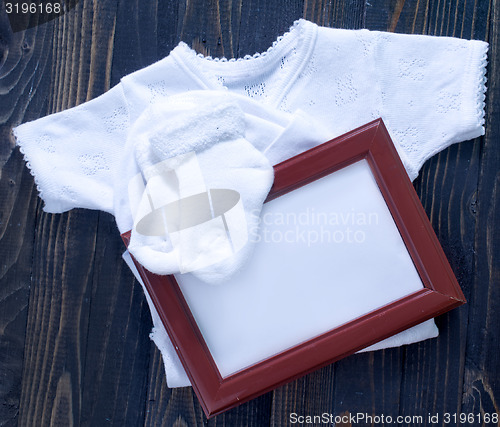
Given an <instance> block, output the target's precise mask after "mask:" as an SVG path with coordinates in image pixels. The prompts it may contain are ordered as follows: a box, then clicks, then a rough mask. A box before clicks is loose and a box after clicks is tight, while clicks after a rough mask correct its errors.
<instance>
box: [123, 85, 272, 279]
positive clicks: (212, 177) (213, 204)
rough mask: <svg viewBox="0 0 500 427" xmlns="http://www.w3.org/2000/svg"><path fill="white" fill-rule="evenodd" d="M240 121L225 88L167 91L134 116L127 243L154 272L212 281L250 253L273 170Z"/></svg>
mask: <svg viewBox="0 0 500 427" xmlns="http://www.w3.org/2000/svg"><path fill="white" fill-rule="evenodd" d="M245 126H246V124H245V116H244V113H243V111H242V110H241V108H240V107H239V106H238V105H237V104H236V103H234V102H231V101H230V100H229V99H228V97H227V95H225V94H224V93H223V92H221V94H220V95H217V96H212V97H210V98H206V97H205V98H200V97H199V96H198V97H196V96H190V95H189V94H184V95H177V96H173V97H170V98H169V99H168V101H167V102H163V103H159V104H155V105H153V106H151V107H150V108H148V109H147V110H146V111H144V113H143V114H142V115H141V116H140V117H139V118H138V120H137V121H136V122H135V123H134V125H133V127H132V130H131V132H130V134H129V139H130V138H131V141H129V142H131V144H133V147H134V151H135V160H136V163H137V165H138V168H139V170H140V173H138V174H136V175H135V176H134V177H133V178H132V179H131V180H130V182H129V186H128V190H129V194H128V196H129V203H130V208H131V212H132V217H133V224H134V226H133V228H132V233H131V239H130V245H129V250H130V252H131V253H132V255H134V257H135V258H136V259H137V260H138V261H139V262H140V263H141V264H142V265H143V266H144V267H146V268H147V269H148V270H150V271H151V272H153V273H156V274H174V273H192V274H193V275H195V276H197V277H198V278H200V279H201V280H203V281H205V282H209V283H217V282H221V281H224V280H225V279H227V278H229V277H230V276H231V275H232V274H234V273H235V272H236V271H237V270H238V269H239V268H240V266H241V265H242V264H243V263H244V261H245V259H246V258H248V256H249V254H250V253H251V249H252V244H251V234H252V231H253V230H255V228H256V227H257V226H258V218H259V213H260V210H261V207H262V204H263V203H264V200H265V199H266V197H267V194H268V192H269V190H270V188H271V185H272V182H273V177H274V175H273V168H272V166H271V164H270V163H269V161H268V160H267V159H266V157H265V156H264V155H263V154H262V153H260V152H259V151H258V150H257V149H256V148H255V147H254V146H253V145H252V144H251V143H250V142H248V141H247V140H246V139H245V137H244V135H245Z"/></svg>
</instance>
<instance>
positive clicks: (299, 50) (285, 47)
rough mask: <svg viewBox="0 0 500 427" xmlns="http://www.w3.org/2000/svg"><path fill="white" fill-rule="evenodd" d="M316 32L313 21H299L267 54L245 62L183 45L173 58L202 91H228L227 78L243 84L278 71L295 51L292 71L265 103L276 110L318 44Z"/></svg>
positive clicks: (243, 59) (182, 43)
mask: <svg viewBox="0 0 500 427" xmlns="http://www.w3.org/2000/svg"><path fill="white" fill-rule="evenodd" d="M317 28H318V27H317V25H316V24H314V23H312V22H310V21H307V20H305V19H298V20H296V21H295V22H294V23H293V25H292V26H291V27H290V29H289V31H287V32H286V33H285V34H283V35H281V36H279V37H278V38H277V39H276V40H275V41H274V42H273V44H272V46H271V47H269V48H268V49H267V50H266V51H264V52H262V53H256V54H254V55H246V56H245V57H243V58H237V59H234V58H233V59H227V58H212V57H210V56H204V55H203V54H201V53H197V52H196V51H195V50H193V49H192V48H190V47H189V46H188V45H187V44H186V43H184V42H181V43H179V44H178V45H177V47H176V48H175V49H174V50H173V51H172V52H171V55H172V56H173V57H174V58H175V59H176V61H177V62H178V63H179V65H180V66H181V67H182V68H183V69H184V71H185V72H186V73H187V74H189V75H191V77H192V78H193V79H194V80H196V81H197V83H198V84H199V85H200V86H201V87H202V88H204V89H215V90H221V89H227V88H226V87H225V86H224V84H223V79H224V78H231V79H232V80H240V81H241V83H242V84H244V83H245V80H248V79H249V78H251V77H252V76H254V75H256V74H262V75H264V74H265V73H266V72H269V71H274V70H276V68H277V67H280V61H281V58H282V57H283V55H285V53H286V52H290V51H291V50H294V53H295V54H294V57H293V62H292V64H291V65H290V67H289V69H288V70H287V71H286V72H281V74H280V78H279V79H278V81H277V82H276V84H275V85H273V87H272V88H270V89H269V96H268V98H267V100H266V103H269V104H270V105H273V106H275V107H277V106H279V104H280V103H281V101H282V100H283V98H284V97H285V96H286V94H287V93H288V91H289V89H290V87H291V86H292V85H293V84H294V82H295V80H296V78H297V77H298V76H299V75H300V73H301V72H302V71H303V69H304V67H305V66H306V65H307V63H308V61H309V59H310V56H311V53H312V50H313V47H314V43H315V41H316V35H317ZM220 77H222V79H221V78H220Z"/></svg>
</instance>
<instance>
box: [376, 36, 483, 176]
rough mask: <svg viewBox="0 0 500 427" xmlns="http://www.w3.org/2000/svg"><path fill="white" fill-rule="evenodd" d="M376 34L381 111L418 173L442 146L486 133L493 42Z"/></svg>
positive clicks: (411, 168) (411, 171) (413, 172)
mask: <svg viewBox="0 0 500 427" xmlns="http://www.w3.org/2000/svg"><path fill="white" fill-rule="evenodd" d="M377 39H378V43H376V48H375V49H374V59H375V67H376V70H377V71H376V72H377V74H378V79H377V80H378V82H379V86H380V87H379V90H380V94H381V106H382V117H383V119H384V121H385V123H386V125H387V127H388V129H389V132H390V133H391V136H392V138H393V139H394V140H395V141H396V142H397V143H398V144H399V145H400V147H401V148H402V149H403V151H404V154H405V156H406V158H407V160H408V163H409V165H408V169H409V170H408V172H409V175H410V178H411V179H414V178H415V177H416V176H417V175H418V171H419V169H420V168H421V167H422V165H423V164H424V162H425V161H426V160H427V159H429V158H430V157H431V156H433V155H434V154H436V153H437V152H439V151H441V150H443V149H444V148H446V147H447V146H449V145H451V144H452V143H455V142H460V141H465V140H469V139H472V138H476V137H478V136H480V135H484V99H485V91H486V86H485V83H486V77H485V73H486V64H487V50H488V44H487V43H485V42H482V41H476V40H472V41H469V40H463V39H457V38H450V37H434V36H415V35H404V34H392V33H378V35H377Z"/></svg>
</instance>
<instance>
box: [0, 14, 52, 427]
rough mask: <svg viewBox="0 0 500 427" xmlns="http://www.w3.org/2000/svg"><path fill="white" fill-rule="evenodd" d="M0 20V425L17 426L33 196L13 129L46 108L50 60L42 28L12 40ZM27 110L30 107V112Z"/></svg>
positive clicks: (16, 36) (31, 181)
mask: <svg viewBox="0 0 500 427" xmlns="http://www.w3.org/2000/svg"><path fill="white" fill-rule="evenodd" d="M3 18H5V16H2V24H1V25H0V27H1V30H0V33H1V35H2V41H3V43H2V46H1V48H2V54H3V55H2V67H1V68H0V259H1V263H0V425H12V424H15V423H16V421H17V419H18V415H19V406H20V399H21V392H22V373H23V355H24V346H25V335H26V321H27V312H28V303H29V293H30V284H31V263H32V252H33V242H34V236H35V217H36V212H37V204H39V202H38V201H37V194H36V191H35V187H34V185H33V178H32V176H31V175H30V173H29V171H28V170H27V168H26V166H25V163H24V159H23V157H22V155H21V153H20V152H19V150H14V140H13V138H12V137H11V134H10V128H11V126H12V124H14V123H17V122H19V121H20V119H21V117H23V115H24V116H25V117H31V118H32V117H38V115H39V114H40V112H43V111H44V110H45V108H46V105H45V96H40V93H39V92H38V91H37V88H38V86H39V85H41V86H45V85H46V83H47V82H46V81H45V82H43V81H42V80H43V78H42V76H43V70H44V69H45V68H46V66H47V61H48V59H49V58H50V54H48V55H47V54H44V52H43V50H42V49H35V48H34V40H35V38H36V37H37V38H39V39H40V41H41V42H42V43H41V44H42V45H43V41H44V39H45V32H46V29H45V28H34V29H31V30H29V31H26V32H25V33H24V34H23V33H15V34H13V33H12V32H11V31H10V26H6V21H5V20H4V19H3ZM45 80H46V79H45ZM28 104H29V106H28Z"/></svg>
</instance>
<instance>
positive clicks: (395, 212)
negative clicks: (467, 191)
mask: <svg viewBox="0 0 500 427" xmlns="http://www.w3.org/2000/svg"><path fill="white" fill-rule="evenodd" d="M361 159H366V160H367V162H368V164H369V166H370V168H371V171H372V173H373V175H374V177H375V180H376V182H377V184H378V186H379V188H380V191H381V193H382V195H383V197H384V199H385V201H386V203H387V206H388V208H389V210H390V212H391V214H392V217H393V219H394V221H395V223H396V225H397V227H398V230H399V232H400V234H401V236H402V238H403V241H404V243H405V245H406V247H407V249H408V252H409V253H410V256H411V258H412V260H413V262H414V264H415V267H416V269H417V271H418V273H419V275H420V278H421V280H422V283H423V285H424V288H423V289H422V290H419V291H417V292H414V293H413V294H410V295H408V296H406V297H404V298H401V299H399V300H397V301H395V302H392V303H390V304H388V305H386V306H384V307H382V308H379V309H377V310H375V311H372V312H370V313H368V314H366V315H364V316H362V317H359V318H357V319H355V320H353V321H351V322H348V323H346V324H344V325H342V326H340V327H338V328H335V329H332V330H330V331H328V332H326V333H324V334H322V335H320V336H318V337H315V338H312V339H310V340H309V341H306V342H304V343H301V344H299V345H297V346H295V347H292V348H291V349H288V350H286V351H283V352H281V353H279V354H277V355H275V356H273V357H270V358H268V359H266V360H264V361H262V362H259V363H256V364H255V365H252V366H250V367H249V368H247V369H244V370H242V371H239V372H237V373H235V374H233V375H230V376H228V377H226V378H222V377H221V375H220V373H219V371H218V369H217V366H216V364H215V362H214V360H213V358H212V356H211V354H210V351H209V350H208V347H207V345H206V343H205V341H204V339H203V336H202V334H201V332H200V330H199V328H198V326H197V324H196V321H195V320H194V317H193V315H192V313H191V311H190V309H189V307H188V304H187V303H186V301H185V299H184V296H183V294H182V291H181V290H180V288H179V286H178V284H177V282H176V280H175V278H174V277H173V276H158V275H155V274H152V273H150V272H149V271H147V270H145V269H144V268H143V267H142V266H141V265H139V264H138V263H137V262H136V261H135V260H134V262H135V264H136V266H137V268H138V270H139V273H140V275H141V277H142V279H143V281H144V283H145V285H146V287H147V289H148V292H149V294H150V296H151V299H152V300H153V303H154V304H155V306H156V309H157V311H158V314H159V316H160V318H161V320H162V322H163V323H164V325H165V328H166V330H167V332H168V335H169V336H170V338H171V340H172V342H173V344H174V347H175V348H176V350H177V352H178V355H179V358H180V360H181V362H182V364H183V366H184V368H185V370H186V373H187V375H188V377H189V379H190V381H191V384H192V385H193V388H194V390H195V392H196V394H197V396H198V398H199V400H200V403H201V405H202V407H203V410H204V412H205V414H206V415H207V417H211V416H214V415H217V414H219V413H221V412H224V411H226V410H228V409H230V408H232V407H234V406H237V405H239V404H241V403H243V402H246V401H248V400H250V399H252V398H255V397H257V396H259V395H261V394H263V393H265V392H267V391H270V390H272V389H274V388H276V387H278V386H280V385H282V384H284V383H286V382H288V381H291V380H293V379H295V378H298V377H300V376H302V375H305V374H307V373H309V372H311V371H314V370H316V369H318V368H320V367H322V366H325V365H327V364H330V363H332V362H334V361H336V360H338V359H340V358H343V357H345V356H347V355H349V354H351V353H354V352H356V351H358V350H360V349H362V348H365V347H367V346H369V345H371V344H374V343H376V342H378V341H380V340H382V339H385V338H387V337H389V336H391V335H394V334H396V333H398V332H400V331H403V330H404V329H407V328H409V327H411V326H414V325H416V324H418V323H421V322H423V321H425V320H427V319H430V318H432V317H435V316H437V315H439V314H441V313H444V312H445V311H448V310H450V309H452V308H454V307H456V306H459V305H461V304H463V303H465V298H464V295H463V293H462V291H461V289H460V287H459V285H458V283H457V281H456V278H455V276H454V274H453V271H452V270H451V267H450V265H449V263H448V261H447V259H446V257H445V255H444V252H443V250H442V248H441V245H440V244H439V241H438V239H437V237H436V235H435V233H434V231H433V229H432V226H431V224H430V222H429V220H428V218H427V215H426V213H425V211H424V209H423V207H422V204H421V203H420V200H419V199H418V196H417V194H416V192H415V190H414V188H413V185H412V183H411V182H410V180H409V179H408V176H407V174H406V171H405V170H404V167H403V165H402V163H401V160H400V158H399V156H398V154H397V151H396V149H395V148H394V145H393V144H392V141H391V139H390V136H389V134H388V132H387V130H386V128H385V126H384V124H383V122H382V120H381V119H378V120H375V121H373V122H371V123H368V124H366V125H364V126H362V127H360V128H358V129H355V130H353V131H351V132H349V133H347V134H345V135H343V136H340V137H338V138H335V139H333V140H331V141H328V142H326V143H324V144H321V145H319V146H317V147H315V148H312V149H311V150H308V151H306V152H304V153H302V154H299V155H298V156H295V157H293V158H291V159H288V160H286V161H284V162H282V163H280V164H278V165H276V166H275V168H274V169H275V180H274V184H273V187H272V189H271V191H270V193H269V196H268V198H267V201H269V200H272V199H275V198H277V197H279V196H281V195H283V194H286V193H288V192H290V191H293V190H294V189H296V188H299V187H301V186H303V185H306V184H308V183H310V182H312V181H314V180H316V179H319V178H321V177H323V176H325V175H328V174H330V173H332V172H334V171H336V170H338V169H341V168H343V167H346V166H348V165H350V164H352V163H354V162H356V161H359V160H361ZM129 236H130V233H125V234H124V235H123V236H122V237H123V239H124V241H125V243H126V244H128V241H129Z"/></svg>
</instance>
